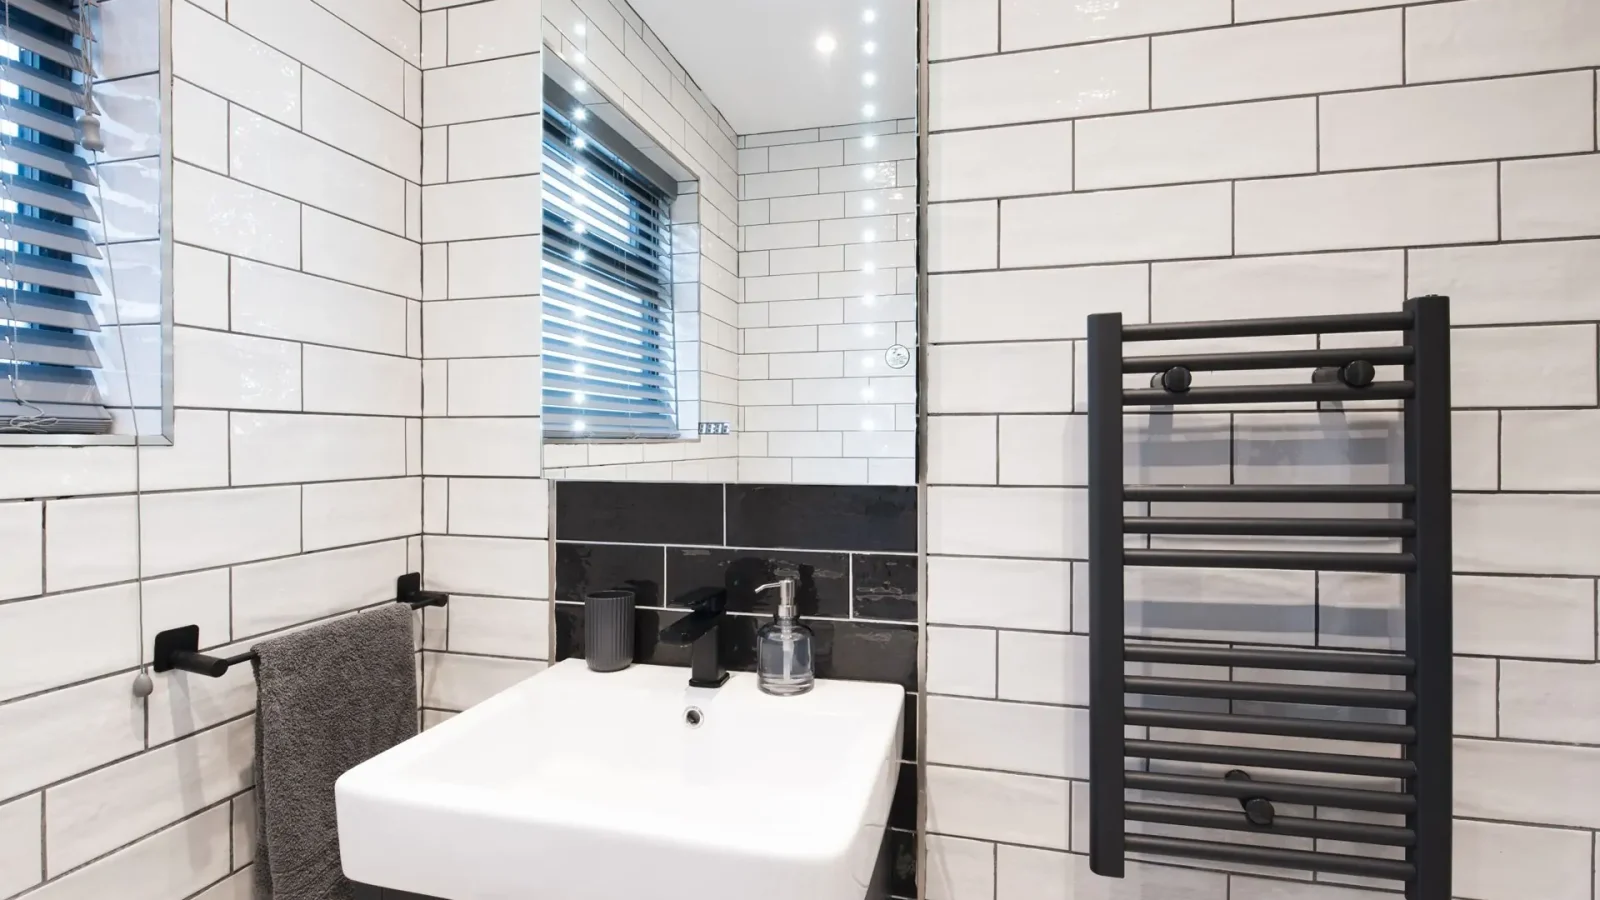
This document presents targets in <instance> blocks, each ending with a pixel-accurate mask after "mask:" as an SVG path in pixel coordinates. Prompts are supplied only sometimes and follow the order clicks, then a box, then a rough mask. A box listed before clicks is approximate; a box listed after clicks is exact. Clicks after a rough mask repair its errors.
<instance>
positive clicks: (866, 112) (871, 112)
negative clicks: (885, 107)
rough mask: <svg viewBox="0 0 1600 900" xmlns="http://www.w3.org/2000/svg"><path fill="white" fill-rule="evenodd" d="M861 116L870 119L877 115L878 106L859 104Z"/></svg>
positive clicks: (874, 104)
mask: <svg viewBox="0 0 1600 900" xmlns="http://www.w3.org/2000/svg"><path fill="white" fill-rule="evenodd" d="M861 114H862V115H863V116H866V117H868V118H871V117H873V116H875V115H877V114H878V105H877V104H876V103H863V104H861Z"/></svg>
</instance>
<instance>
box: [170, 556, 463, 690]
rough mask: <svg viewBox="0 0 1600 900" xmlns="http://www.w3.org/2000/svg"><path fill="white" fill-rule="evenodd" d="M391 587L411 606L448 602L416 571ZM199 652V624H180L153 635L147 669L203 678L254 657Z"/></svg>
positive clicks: (218, 675) (399, 600) (400, 600)
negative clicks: (427, 587) (428, 588)
mask: <svg viewBox="0 0 1600 900" xmlns="http://www.w3.org/2000/svg"><path fill="white" fill-rule="evenodd" d="M394 589H395V598H394V602H396V603H405V604H408V605H410V607H411V608H412V609H422V608H423V607H425V606H444V605H446V604H447V603H449V602H450V595H449V594H446V593H443V592H441V591H425V590H423V589H422V575H421V574H420V573H418V572H407V573H406V574H404V575H401V576H400V577H399V578H397V579H395V584H394ZM199 651H200V626H198V625H182V626H179V627H177V628H169V629H167V630H166V631H163V632H160V633H158V634H157V635H156V644H155V650H154V652H153V653H152V654H151V656H152V658H153V659H152V666H151V668H153V669H155V670H156V671H157V672H168V671H171V670H173V669H177V670H179V671H181V672H194V673H195V674H197V675H204V676H206V677H207V678H221V677H222V676H223V675H225V674H227V672H228V669H229V668H230V667H232V666H235V665H237V664H239V663H242V662H249V661H250V660H252V659H254V658H255V653H254V651H252V652H249V653H240V654H238V655H236V656H208V655H207V654H204V653H201V652H199Z"/></svg>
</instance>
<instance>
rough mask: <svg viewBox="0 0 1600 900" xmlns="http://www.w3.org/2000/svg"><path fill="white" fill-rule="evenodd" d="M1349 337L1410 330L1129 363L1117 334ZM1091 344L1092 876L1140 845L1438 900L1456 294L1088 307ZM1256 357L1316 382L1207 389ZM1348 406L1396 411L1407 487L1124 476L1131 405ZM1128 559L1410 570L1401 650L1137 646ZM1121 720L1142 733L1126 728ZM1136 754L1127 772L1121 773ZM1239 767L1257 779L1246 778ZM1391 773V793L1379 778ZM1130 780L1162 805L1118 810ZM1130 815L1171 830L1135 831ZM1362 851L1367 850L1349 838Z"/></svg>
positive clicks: (1446, 770) (1447, 812)
mask: <svg viewBox="0 0 1600 900" xmlns="http://www.w3.org/2000/svg"><path fill="white" fill-rule="evenodd" d="M1362 332H1400V333H1401V335H1402V337H1403V340H1402V341H1401V342H1400V344H1399V345H1398V346H1368V347H1351V348H1318V349H1313V350H1273V351H1264V352H1241V353H1193V354H1178V355H1165V356H1162V355H1156V356H1130V357H1124V356H1123V346H1124V345H1125V344H1129V343H1136V342H1141V343H1142V342H1147V341H1169V340H1196V339H1214V338H1245V337H1262V336H1279V335H1323V334H1357V333H1362ZM1088 339H1089V340H1088V344H1089V346H1088V356H1089V360H1088V396H1089V498H1088V499H1089V671H1090V676H1089V680H1090V684H1089V806H1090V817H1089V826H1090V839H1089V860H1090V868H1091V869H1092V870H1093V871H1094V872H1095V873H1097V874H1099V875H1104V876H1108V877H1113V878H1120V877H1122V876H1123V874H1124V868H1125V862H1126V857H1127V855H1128V854H1129V853H1137V854H1148V855H1153V856H1158V857H1178V858H1182V859H1188V860H1209V861H1215V862H1226V863H1243V864H1249V865H1259V866H1275V867H1279V868H1288V869H1297V870H1312V871H1318V872H1328V873H1337V874H1342V875H1361V876H1368V877H1374V878H1384V879H1392V880H1397V881H1401V882H1404V885H1405V897H1406V898H1407V900H1450V874H1451V872H1450V867H1451V859H1450V853H1451V833H1450V832H1451V821H1450V816H1451V787H1452V773H1451V712H1452V694H1451V691H1452V686H1451V678H1452V665H1451V653H1452V648H1451V638H1452V635H1451V629H1452V623H1451V615H1452V609H1451V534H1450V528H1451V523H1450V516H1451V499H1450V312H1449V301H1448V300H1447V299H1446V298H1444V297H1419V298H1415V299H1412V300H1407V301H1406V303H1405V305H1404V308H1403V309H1402V310H1401V311H1399V312H1392V313H1362V314H1355V315H1338V316H1311V317H1302V318H1290V319H1245V320H1238V321H1221V322H1189V323H1176V324H1149V325H1123V324H1122V317H1121V316H1120V315H1118V314H1115V313H1108V314H1102V315H1092V316H1090V317H1089V327H1088ZM1374 343H1383V342H1382V341H1377V342H1374ZM1380 366H1391V367H1400V372H1399V374H1398V375H1391V374H1388V373H1387V372H1384V373H1380V372H1379V368H1378V367H1380ZM1265 369H1310V370H1311V374H1310V377H1309V378H1305V379H1303V380H1302V381H1301V382H1300V383H1298V384H1294V383H1284V384H1243V385H1215V384H1213V385H1206V384H1205V383H1204V381H1203V376H1204V374H1205V373H1210V372H1227V371H1245V370H1265ZM1389 371H1394V370H1392V369H1391V370H1389ZM1197 373H1199V374H1198V375H1197ZM1130 374H1139V375H1146V374H1148V376H1149V381H1148V384H1149V386H1148V387H1143V386H1140V387H1132V388H1130V387H1128V386H1127V383H1126V379H1125V376H1127V375H1130ZM1380 377H1381V378H1383V379H1384V380H1379V379H1380ZM1286 380H1287V379H1286ZM1361 400H1388V401H1399V402H1400V405H1401V406H1402V407H1403V412H1402V413H1401V418H1402V420H1403V427H1404V433H1405V437H1404V441H1405V452H1404V458H1405V463H1404V474H1405V478H1404V482H1403V483H1400V484H1387V485H1339V484H1326V485H1195V486H1178V485H1129V484H1124V477H1125V476H1124V475H1123V472H1124V469H1123V441H1124V435H1123V421H1122V420H1123V414H1124V411H1125V410H1129V409H1132V410H1134V411H1142V410H1144V409H1149V408H1151V407H1155V408H1158V409H1160V410H1167V411H1169V408H1172V407H1178V406H1194V405H1206V404H1222V403H1227V404H1248V403H1280V402H1301V403H1305V402H1324V401H1361ZM1130 502H1145V503H1155V502H1160V503H1192V502H1203V503H1251V504H1261V503H1270V504H1288V503H1340V504H1387V505H1394V506H1396V507H1398V510H1399V514H1398V516H1395V517H1391V518H1316V517H1309V518H1291V517H1289V516H1287V515H1285V516H1282V517H1271V516H1262V514H1260V513H1257V512H1255V511H1254V510H1251V511H1250V512H1249V513H1248V517H1239V518H1233V517H1222V516H1214V517H1200V516H1198V515H1197V514H1185V513H1176V514H1174V513H1172V512H1170V511H1166V510H1157V511H1152V513H1151V515H1150V516H1134V517H1129V516H1128V515H1127V512H1126V504H1127V503H1130ZM1126 535H1153V536H1165V535H1191V536H1193V535H1201V536H1217V535H1220V536H1272V537H1316V538H1346V537H1348V538H1384V539H1388V540H1390V541H1393V542H1396V543H1397V544H1398V546H1397V547H1396V548H1394V549H1392V550H1387V551H1386V550H1383V549H1382V548H1377V549H1375V548H1372V547H1361V548H1359V549H1354V550H1350V551H1335V550H1329V549H1326V548H1324V549H1320V550H1318V551H1317V552H1308V551H1298V550H1270V551H1269V550H1251V549H1226V550H1207V549H1174V548H1173V547H1171V546H1170V545H1167V546H1162V545H1151V544H1148V543H1146V544H1145V545H1144V546H1128V545H1126V543H1125V536H1126ZM1126 566H1162V567H1178V568H1183V567H1194V568H1252V569H1298V570H1314V571H1348V572H1387V573H1395V574H1398V575H1400V576H1402V577H1403V579H1404V582H1405V590H1404V599H1405V639H1404V652H1396V653H1380V652H1354V651H1344V650H1322V649H1310V650H1303V649H1297V648H1279V647H1262V646H1239V645H1234V646H1224V647H1218V646H1215V645H1210V646H1199V645H1195V644H1190V643H1185V642H1177V641H1159V640H1150V639H1141V638H1137V637H1130V636H1129V635H1128V634H1127V633H1126V631H1125V628H1126V615H1125V609H1124V600H1125V597H1124V587H1125V585H1124V567H1126ZM1129 663H1142V664H1147V665H1161V664H1168V665H1183V666H1201V667H1213V669H1214V670H1216V669H1220V670H1221V672H1222V675H1221V677H1222V678H1225V679H1228V680H1211V679H1201V678H1191V677H1165V676H1156V675H1151V674H1143V673H1139V674H1134V673H1129V672H1128V671H1127V668H1126V667H1127V665H1128V664H1129ZM1238 669H1252V670H1280V671H1282V670H1287V671H1294V672H1308V673H1350V674H1356V675H1374V676H1386V677H1389V678H1392V679H1395V686H1394V687H1392V688H1383V689H1380V688H1376V687H1353V686H1351V687H1347V686H1342V685H1339V684H1337V683H1335V682H1331V680H1330V679H1326V678H1325V679H1321V680H1314V679H1313V680H1308V683H1305V684H1287V683H1284V684H1280V683H1271V680H1270V679H1269V678H1266V677H1264V676H1261V675H1255V676H1253V677H1250V676H1245V675H1243V674H1242V673H1239V674H1236V670H1238ZM1235 678H1237V680H1234V679H1235ZM1402 681H1403V685H1402V684H1401V682H1402ZM1129 695H1136V696H1137V697H1154V696H1158V697H1184V698H1202V699H1205V700H1211V701H1220V702H1221V703H1223V704H1224V705H1223V706H1222V708H1223V709H1227V710H1230V711H1228V712H1194V711H1184V710H1176V709H1161V708H1151V707H1146V706H1142V705H1139V704H1138V703H1132V704H1130V702H1129ZM1239 702H1246V703H1257V704H1259V703H1271V704H1297V705H1304V706H1319V707H1334V708H1336V710H1337V711H1336V712H1334V713H1332V714H1331V715H1329V716H1328V717H1327V718H1306V717H1300V716H1290V715H1283V714H1277V715H1273V714H1264V715H1263V714H1256V713H1261V712H1262V710H1260V709H1259V708H1257V709H1253V710H1252V711H1251V713H1250V714H1246V713H1244V712H1242V711H1239V712H1235V711H1232V710H1233V709H1234V705H1235V704H1236V703H1239ZM1363 711H1365V712H1363ZM1373 711H1381V712H1379V713H1376V714H1375V713H1374V712H1373ZM1375 719H1377V720H1375ZM1130 726H1132V727H1134V728H1136V729H1137V728H1141V727H1142V728H1144V729H1147V730H1146V731H1145V732H1143V733H1140V732H1139V731H1137V730H1134V731H1132V732H1130ZM1148 729H1161V731H1160V732H1159V733H1154V732H1151V731H1149V730H1148ZM1195 731H1204V732H1210V733H1212V734H1213V735H1229V734H1232V735H1267V736H1270V737H1269V738H1267V739H1266V740H1262V739H1252V740H1235V741H1233V742H1232V745H1230V743H1229V742H1228V741H1226V740H1219V739H1218V738H1216V737H1212V738H1211V739H1209V740H1207V741H1205V742H1188V739H1185V738H1183V737H1179V736H1175V735H1181V734H1183V733H1185V732H1195ZM1271 737H1277V738H1279V739H1290V740H1292V739H1296V738H1309V739H1320V740H1335V741H1344V742H1350V743H1351V744H1352V745H1354V746H1361V745H1367V746H1373V747H1374V749H1373V750H1371V751H1362V750H1350V751H1348V752H1312V749H1308V748H1305V747H1303V746H1301V747H1295V746H1294V745H1293V744H1292V743H1291V744H1289V745H1288V746H1282V747H1272V746H1270V744H1271V743H1272V740H1271ZM1263 744H1265V745H1266V746H1263ZM1383 744H1390V745H1398V750H1397V751H1396V750H1395V749H1389V748H1385V749H1384V750H1379V749H1377V746H1378V745H1383ZM1313 749H1317V750H1320V749H1321V748H1313ZM1130 758H1131V759H1133V760H1135V761H1136V762H1135V766H1136V767H1135V768H1132V769H1130V768H1128V760H1129V759H1130ZM1158 760H1159V761H1167V762H1178V763H1197V764H1202V765H1212V766H1219V767H1225V772H1224V773H1223V774H1221V775H1220V777H1218V775H1217V774H1216V773H1202V774H1194V773H1193V772H1192V770H1191V771H1189V772H1184V773H1180V772H1178V771H1174V770H1173V769H1172V768H1170V767H1161V766H1155V767H1153V766H1151V765H1150V761H1158ZM1244 767H1255V768H1257V769H1260V770H1266V771H1260V772H1257V773H1255V774H1252V773H1251V772H1250V771H1248V770H1247V769H1246V768H1244ZM1295 773H1313V774H1314V775H1315V776H1329V775H1333V776H1356V777H1358V778H1366V779H1382V780H1376V781H1374V780H1368V781H1354V782H1352V783H1350V784H1349V785H1348V786H1347V785H1346V784H1341V783H1340V782H1339V781H1338V780H1337V779H1334V780H1332V782H1331V783H1330V779H1328V778H1326V777H1319V778H1316V779H1315V781H1316V783H1302V782H1299V781H1297V780H1296V777H1295ZM1396 785H1397V786H1398V789H1389V788H1391V787H1394V786H1396ZM1128 791H1138V792H1141V794H1149V795H1153V796H1154V797H1155V798H1157V800H1158V802H1146V801H1147V800H1148V799H1150V798H1148V797H1146V796H1139V797H1137V798H1136V799H1138V800H1139V801H1140V802H1133V798H1129V797H1128V795H1127V793H1126V792H1128ZM1174 795H1188V796H1191V797H1209V798H1213V803H1212V804H1211V805H1205V806H1201V805H1178V804H1179V803H1181V801H1175V800H1165V799H1160V798H1167V797H1172V796H1174ZM1215 798H1232V799H1233V800H1236V801H1237V802H1238V804H1239V808H1238V809H1230V808H1226V807H1220V808H1219V807H1218V806H1216V805H1215V803H1214V800H1215ZM1280 804H1296V805H1299V806H1310V807H1326V808H1331V809H1345V810H1359V811H1364V812H1368V813H1385V814H1390V815H1395V816H1403V817H1404V820H1405V821H1404V824H1403V825H1401V824H1399V823H1398V822H1396V823H1390V824H1377V823H1369V822H1360V821H1354V822H1351V821H1341V820H1338V819H1333V818H1322V817H1320V816H1316V815H1313V816H1312V817H1309V818H1308V817H1302V816H1300V815H1291V814H1286V813H1285V811H1284V810H1283V809H1281V808H1280V806H1279V805H1280ZM1129 822H1135V823H1143V824H1146V825H1154V826H1156V827H1158V828H1162V829H1164V830H1162V831H1161V832H1160V833H1153V830H1152V829H1149V828H1137V829H1135V830H1133V831H1129V830H1128V823H1129ZM1181 828H1196V829H1205V830H1204V831H1201V832H1195V833H1190V834H1187V835H1186V834H1185V833H1184V832H1182V831H1178V830H1177V829H1181ZM1228 832H1233V833H1239V832H1243V833H1246V834H1250V833H1254V834H1256V835H1261V834H1274V835H1285V836H1291V837H1298V838H1310V839H1311V840H1312V841H1314V842H1316V841H1336V842H1339V843H1338V844H1337V845H1334V846H1333V847H1329V846H1328V845H1325V844H1319V843H1312V844H1311V845H1310V849H1290V848H1286V847H1280V846H1271V845H1266V844H1259V843H1236V842H1232V841H1229V840H1227V839H1226V833H1228ZM1243 840H1246V841H1248V840H1249V838H1247V837H1246V838H1243ZM1350 845H1355V847H1353V848H1352V847H1351V846H1350ZM1361 845H1372V847H1374V848H1376V849H1367V850H1365V851H1363V849H1362V847H1361ZM1390 848H1402V849H1403V850H1404V858H1395V857H1394V856H1393V855H1391V854H1390V853H1385V852H1384V851H1385V850H1389V849H1390ZM1330 849H1337V850H1339V851H1340V852H1329V850H1330ZM1346 851H1348V852H1346Z"/></svg>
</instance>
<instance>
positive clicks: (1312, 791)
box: [1123, 772, 1417, 814]
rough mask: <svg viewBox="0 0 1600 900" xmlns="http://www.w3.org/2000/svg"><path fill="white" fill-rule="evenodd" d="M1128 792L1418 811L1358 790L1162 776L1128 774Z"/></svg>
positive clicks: (1398, 797)
mask: <svg viewBox="0 0 1600 900" xmlns="http://www.w3.org/2000/svg"><path fill="white" fill-rule="evenodd" d="M1123 777H1124V778H1126V779H1127V786H1128V788H1129V789H1130V790H1141V791H1161V792H1163V793H1169V794H1197V795H1200V796H1203V797H1235V798H1241V799H1242V798H1247V797H1265V798H1266V799H1268V800H1275V801H1279V802H1282V803H1306V804H1310V805H1312V806H1332V807H1336V808H1338V809H1360V810H1366V811H1367V812H1380V813H1396V814H1403V813H1408V812H1411V811H1412V810H1414V809H1416V808H1417V798H1415V797H1413V796H1411V795H1410V794H1402V793H1399V792H1396V791H1369V790H1364V789H1361V788H1343V787H1329V786H1327V785H1320V784H1288V783H1285V782H1278V781H1254V780H1241V781H1232V780H1230V779H1226V778H1213V777H1209V776H1205V775H1169V774H1166V773H1161V772H1129V773H1128V774H1127V775H1125V776H1123Z"/></svg>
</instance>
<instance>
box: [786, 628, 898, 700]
mask: <svg viewBox="0 0 1600 900" xmlns="http://www.w3.org/2000/svg"><path fill="white" fill-rule="evenodd" d="M807 624H808V625H810V626H811V630H812V631H814V632H816V636H817V640H816V646H815V647H814V648H812V649H813V651H814V653H815V654H816V661H817V676H818V677H820V678H843V679H846V680H848V681H888V682H892V683H894V684H898V685H900V686H901V687H903V688H905V689H906V690H908V691H914V690H916V689H917V626H915V625H899V624H889V623H881V622H833V621H829V620H826V619H815V620H812V621H811V622H808V623H807Z"/></svg>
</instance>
